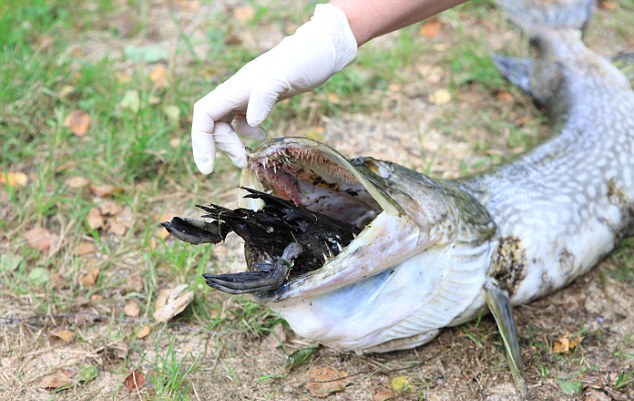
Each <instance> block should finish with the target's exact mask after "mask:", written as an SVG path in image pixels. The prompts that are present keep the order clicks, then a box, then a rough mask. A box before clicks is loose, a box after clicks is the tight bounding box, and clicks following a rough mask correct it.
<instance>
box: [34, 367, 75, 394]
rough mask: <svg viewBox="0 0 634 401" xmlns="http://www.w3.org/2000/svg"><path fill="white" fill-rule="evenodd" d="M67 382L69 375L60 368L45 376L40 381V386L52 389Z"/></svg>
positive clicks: (68, 381) (68, 382)
mask: <svg viewBox="0 0 634 401" xmlns="http://www.w3.org/2000/svg"><path fill="white" fill-rule="evenodd" d="M68 384H70V375H68V374H67V372H66V371H64V370H62V369H60V370H58V371H56V372H55V373H53V374H51V375H48V376H45V377H44V378H43V379H42V381H40V388H45V389H49V390H52V389H56V388H59V387H62V386H66V385H68Z"/></svg>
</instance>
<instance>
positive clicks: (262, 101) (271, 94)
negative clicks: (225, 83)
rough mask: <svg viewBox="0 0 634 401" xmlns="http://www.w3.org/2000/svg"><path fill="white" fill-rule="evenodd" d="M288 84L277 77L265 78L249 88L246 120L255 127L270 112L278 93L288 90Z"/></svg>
mask: <svg viewBox="0 0 634 401" xmlns="http://www.w3.org/2000/svg"><path fill="white" fill-rule="evenodd" d="M288 89H289V87H288V84H287V83H285V82H282V81H280V80H278V79H270V80H265V81H264V82H261V83H258V84H256V85H255V86H254V87H253V89H251V96H250V97H249V105H248V106H247V122H248V123H249V125H250V126H252V127H255V126H258V125H260V124H262V122H264V120H266V118H267V117H268V116H269V114H271V110H273V106H275V103H277V100H278V99H279V98H280V95H281V94H283V93H286V92H288Z"/></svg>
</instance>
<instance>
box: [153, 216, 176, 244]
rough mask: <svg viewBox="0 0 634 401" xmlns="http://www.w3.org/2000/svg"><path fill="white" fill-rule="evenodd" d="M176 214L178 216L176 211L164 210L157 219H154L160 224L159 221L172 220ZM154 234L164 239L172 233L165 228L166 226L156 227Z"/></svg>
mask: <svg viewBox="0 0 634 401" xmlns="http://www.w3.org/2000/svg"><path fill="white" fill-rule="evenodd" d="M176 216H177V214H176V213H171V212H163V213H161V214H160V215H158V216H157V217H156V219H155V220H154V223H155V224H157V225H158V224H159V223H162V222H164V221H170V220H172V218H174V217H176ZM154 236H155V237H157V238H160V239H163V240H164V239H165V238H167V237H169V236H170V233H169V232H168V231H167V230H166V229H165V227H159V228H157V229H156V232H155V233H154Z"/></svg>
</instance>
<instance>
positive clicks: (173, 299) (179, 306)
mask: <svg viewBox="0 0 634 401" xmlns="http://www.w3.org/2000/svg"><path fill="white" fill-rule="evenodd" d="M185 289H187V285H186V284H181V285H178V286H176V287H174V288H172V289H171V290H166V289H162V290H161V291H159V295H158V296H157V298H156V311H155V312H154V319H156V320H157V321H158V322H161V323H164V322H167V321H168V320H170V319H172V318H173V317H174V316H176V315H178V314H179V313H181V312H182V311H183V310H184V309H185V308H186V307H187V305H189V304H190V303H191V302H192V301H193V300H194V291H185Z"/></svg>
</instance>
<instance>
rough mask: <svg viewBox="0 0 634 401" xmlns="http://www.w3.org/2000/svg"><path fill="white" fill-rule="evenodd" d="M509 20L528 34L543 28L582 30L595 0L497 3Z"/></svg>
mask: <svg viewBox="0 0 634 401" xmlns="http://www.w3.org/2000/svg"><path fill="white" fill-rule="evenodd" d="M496 2H497V4H498V7H500V8H501V9H502V10H504V12H505V13H506V14H507V15H508V16H509V18H510V19H511V21H512V22H513V23H515V24H516V25H518V26H519V27H520V29H522V31H524V32H525V33H526V34H528V35H529V37H531V36H533V35H534V34H539V33H540V32H542V31H543V30H544V29H546V30H548V28H554V29H569V30H574V31H582V32H583V31H584V30H585V28H586V26H587V25H588V22H589V21H590V17H591V16H592V13H593V12H594V8H595V0H497V1H496Z"/></svg>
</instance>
